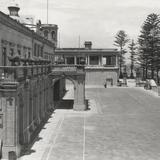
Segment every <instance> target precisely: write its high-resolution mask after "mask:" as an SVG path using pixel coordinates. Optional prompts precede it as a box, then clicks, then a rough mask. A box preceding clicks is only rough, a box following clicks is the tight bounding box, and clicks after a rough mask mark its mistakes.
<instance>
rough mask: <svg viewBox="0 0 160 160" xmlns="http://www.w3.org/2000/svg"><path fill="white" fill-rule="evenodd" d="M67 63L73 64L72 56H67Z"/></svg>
mask: <svg viewBox="0 0 160 160" xmlns="http://www.w3.org/2000/svg"><path fill="white" fill-rule="evenodd" d="M66 59H67V64H74V57H67V58H66Z"/></svg>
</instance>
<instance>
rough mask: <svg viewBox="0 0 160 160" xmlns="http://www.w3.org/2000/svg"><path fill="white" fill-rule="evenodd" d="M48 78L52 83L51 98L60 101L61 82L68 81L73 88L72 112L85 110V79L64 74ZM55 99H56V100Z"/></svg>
mask: <svg viewBox="0 0 160 160" xmlns="http://www.w3.org/2000/svg"><path fill="white" fill-rule="evenodd" d="M50 78H52V81H53V84H52V86H53V92H54V93H53V95H54V96H53V98H54V100H57V99H58V98H59V99H58V100H62V95H63V93H61V92H63V91H62V88H61V85H62V84H61V82H60V81H61V80H65V79H67V80H69V81H71V82H72V84H73V86H74V102H73V109H74V110H78V111H80V110H86V109H87V107H86V104H85V77H84V76H83V75H81V76H78V75H76V76H73V75H71V76H68V75H65V74H61V75H53V74H51V75H50ZM56 98H57V99H56Z"/></svg>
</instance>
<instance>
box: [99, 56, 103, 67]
mask: <svg viewBox="0 0 160 160" xmlns="http://www.w3.org/2000/svg"><path fill="white" fill-rule="evenodd" d="M98 60H99V66H102V56H99V57H98Z"/></svg>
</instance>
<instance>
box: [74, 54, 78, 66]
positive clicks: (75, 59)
mask: <svg viewBox="0 0 160 160" xmlns="http://www.w3.org/2000/svg"><path fill="white" fill-rule="evenodd" d="M74 65H77V56H74Z"/></svg>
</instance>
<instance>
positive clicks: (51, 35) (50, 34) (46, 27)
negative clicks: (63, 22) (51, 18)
mask: <svg viewBox="0 0 160 160" xmlns="http://www.w3.org/2000/svg"><path fill="white" fill-rule="evenodd" d="M40 30H41V32H42V35H43V37H44V38H46V39H48V40H49V41H51V42H52V43H54V45H55V47H57V35H58V26H57V25H56V24H42V25H41V27H40Z"/></svg>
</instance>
